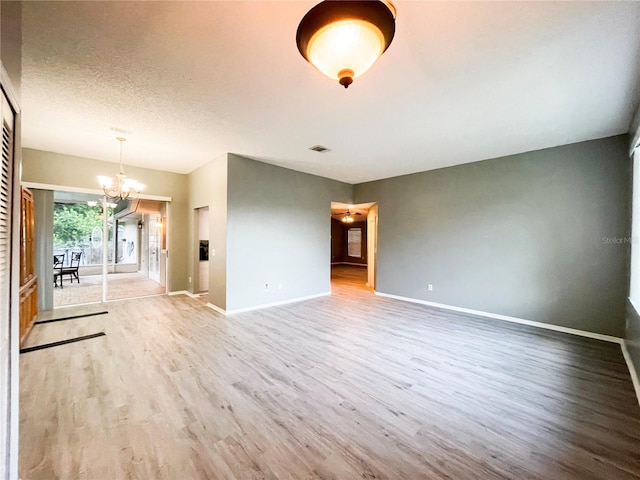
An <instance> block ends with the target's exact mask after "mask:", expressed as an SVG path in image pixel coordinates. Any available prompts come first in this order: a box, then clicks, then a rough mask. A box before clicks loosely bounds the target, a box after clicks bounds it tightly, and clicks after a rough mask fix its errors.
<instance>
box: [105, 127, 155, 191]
mask: <svg viewBox="0 0 640 480" xmlns="http://www.w3.org/2000/svg"><path fill="white" fill-rule="evenodd" d="M116 140H118V141H119V142H120V173H116V175H115V178H114V177H105V176H102V175H100V176H98V183H100V186H101V187H102V191H103V192H104V194H105V195H106V196H107V197H108V198H111V199H113V200H117V201H119V200H126V199H127V198H129V197H130V196H131V195H132V194H133V198H135V197H137V196H138V195H139V194H140V192H141V191H142V189H143V188H144V185H143V184H141V183H139V182H138V181H137V180H134V179H133V178H127V176H126V175H125V174H124V168H123V166H122V144H123V143H124V142H125V141H126V140H127V139H126V138H124V137H116Z"/></svg>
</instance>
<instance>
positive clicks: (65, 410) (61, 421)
mask: <svg viewBox="0 0 640 480" xmlns="http://www.w3.org/2000/svg"><path fill="white" fill-rule="evenodd" d="M354 268H358V267H354ZM363 270H364V269H361V270H360V271H361V272H362V271H363ZM341 275H347V276H349V274H348V273H343V274H341V273H340V272H339V271H335V275H334V284H333V286H332V289H333V294H332V295H331V296H328V297H322V298H318V299H314V300H311V301H308V302H302V303H297V304H291V305H287V306H282V307H275V308H270V309H266V310H262V311H256V312H248V313H243V314H237V315H234V316H230V317H228V318H225V317H223V316H221V315H219V314H217V313H216V312H213V311H212V310H210V309H208V308H206V307H205V305H204V304H203V302H202V301H201V300H200V299H192V298H189V297H185V296H175V297H168V296H160V297H154V298H145V299H138V300H129V301H123V302H117V303H109V304H107V305H106V308H107V309H108V310H109V314H108V315H101V316H94V317H87V318H85V319H77V320H70V321H63V322H57V323H48V324H43V325H38V326H36V327H35V328H34V330H33V332H32V334H31V335H30V337H29V338H28V344H29V345H35V344H41V343H45V342H52V341H56V340H62V339H65V338H69V337H71V336H79V335H87V334H91V333H95V332H99V331H104V332H106V334H107V335H106V336H105V337H100V338H95V339H91V340H86V341H83V342H78V343H74V344H68V345H64V346H60V347H55V348H50V349H46V350H40V351H35V352H30V353H26V354H23V355H21V357H20V360H21V365H20V367H21V369H20V370H21V401H20V408H21V411H20V414H21V419H20V429H21V432H20V433H21V435H20V474H21V478H23V479H56V478H60V479H125V478H134V479H136V478H139V479H217V478H223V479H234V478H236V479H271V478H277V479H356V478H376V479H386V478H388V479H403V480H405V479H456V480H465V479H518V480H520V479H552V480H559V479H580V480H585V479H607V480H613V479H640V408H639V407H638V403H637V400H636V398H635V396H634V391H633V386H632V384H631V380H630V377H629V373H628V371H627V369H626V366H625V362H624V359H623V357H622V354H621V352H620V347H619V346H618V345H615V344H609V343H605V342H600V341H596V340H589V339H583V338H578V337H573V336H569V335H565V334H561V333H556V332H550V331H541V330H538V329H534V328H531V327H526V326H520V325H512V324H508V323H504V322H500V321H491V320H486V319H481V318H476V317H472V316H468V315H461V314H454V313H451V312H446V311H441V310H437V309H433V308H428V307H425V306H420V305H412V304H408V303H404V302H399V301H396V300H392V299H386V298H379V297H375V296H373V295H372V294H371V293H370V292H368V291H367V290H366V288H363V286H362V285H361V283H360V282H358V281H345V282H344V283H341V280H340V277H341ZM91 308H94V309H95V310H96V311H98V310H102V309H104V306H103V305H95V306H90V307H82V309H80V310H79V311H82V312H88V311H91ZM72 312H73V309H65V311H64V313H65V315H68V314H71V313H72Z"/></svg>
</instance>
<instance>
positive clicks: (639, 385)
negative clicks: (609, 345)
mask: <svg viewBox="0 0 640 480" xmlns="http://www.w3.org/2000/svg"><path fill="white" fill-rule="evenodd" d="M620 346H621V347H622V355H623V356H624V360H625V362H627V368H628V369H629V374H630V375H631V381H632V382H633V388H634V390H635V391H636V398H637V399H638V405H640V379H638V371H637V370H636V367H635V365H634V364H633V361H632V360H631V355H629V350H628V349H627V343H626V342H625V341H624V340H623V341H622V344H621V345H620Z"/></svg>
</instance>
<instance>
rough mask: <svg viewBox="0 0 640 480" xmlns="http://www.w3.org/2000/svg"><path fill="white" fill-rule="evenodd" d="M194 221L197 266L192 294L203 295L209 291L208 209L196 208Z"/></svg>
mask: <svg viewBox="0 0 640 480" xmlns="http://www.w3.org/2000/svg"><path fill="white" fill-rule="evenodd" d="M195 220H196V233H197V235H196V238H197V239H198V245H197V253H196V255H197V257H198V258H197V260H198V266H197V269H196V271H195V276H196V284H195V286H194V287H195V288H194V292H195V293H198V294H204V293H207V292H208V291H209V207H202V208H196V209H195Z"/></svg>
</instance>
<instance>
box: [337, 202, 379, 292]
mask: <svg viewBox="0 0 640 480" xmlns="http://www.w3.org/2000/svg"><path fill="white" fill-rule="evenodd" d="M377 226H378V222H377V205H376V204H374V203H362V204H358V205H350V204H344V203H339V202H331V282H332V284H331V285H332V292H333V291H334V290H335V289H336V287H345V286H348V287H350V288H359V289H362V290H366V291H368V292H372V291H374V289H375V279H376V276H375V265H376V253H377Z"/></svg>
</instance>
